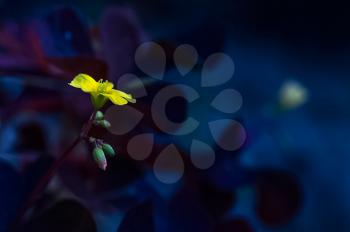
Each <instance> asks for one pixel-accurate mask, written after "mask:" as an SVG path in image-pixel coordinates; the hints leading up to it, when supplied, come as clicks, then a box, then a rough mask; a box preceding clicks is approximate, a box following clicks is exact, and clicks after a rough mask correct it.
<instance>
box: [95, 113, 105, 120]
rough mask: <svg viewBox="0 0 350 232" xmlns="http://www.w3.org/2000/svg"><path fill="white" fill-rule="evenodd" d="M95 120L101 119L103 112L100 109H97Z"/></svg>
mask: <svg viewBox="0 0 350 232" xmlns="http://www.w3.org/2000/svg"><path fill="white" fill-rule="evenodd" d="M95 119H96V120H102V119H103V113H102V112H101V111H97V112H96V114H95Z"/></svg>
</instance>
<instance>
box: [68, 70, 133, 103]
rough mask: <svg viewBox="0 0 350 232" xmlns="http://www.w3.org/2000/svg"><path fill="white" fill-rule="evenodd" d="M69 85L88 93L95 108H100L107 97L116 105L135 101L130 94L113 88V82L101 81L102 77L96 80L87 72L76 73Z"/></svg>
mask: <svg viewBox="0 0 350 232" xmlns="http://www.w3.org/2000/svg"><path fill="white" fill-rule="evenodd" d="M69 85H71V86H73V87H75V88H79V89H81V90H83V91H84V92H85V93H90V95H91V102H92V104H93V105H94V107H95V108H96V109H99V108H101V107H102V106H103V105H104V104H105V103H106V102H107V100H108V99H109V100H110V101H111V102H113V104H116V105H125V104H127V103H128V102H131V103H135V102H136V100H135V99H134V98H133V97H132V96H131V95H130V94H127V93H124V92H122V91H120V90H116V89H113V83H111V82H109V81H103V80H102V79H101V80H99V81H98V82H97V81H95V80H94V78H92V77H91V76H89V75H87V74H79V75H77V76H76V77H75V78H74V79H73V80H72V81H71V82H70V83H69Z"/></svg>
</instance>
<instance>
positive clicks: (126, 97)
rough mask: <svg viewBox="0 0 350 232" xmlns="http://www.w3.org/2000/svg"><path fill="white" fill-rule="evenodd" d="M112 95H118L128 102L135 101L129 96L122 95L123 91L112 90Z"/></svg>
mask: <svg viewBox="0 0 350 232" xmlns="http://www.w3.org/2000/svg"><path fill="white" fill-rule="evenodd" d="M112 92H113V94H118V95H120V96H121V97H123V98H125V99H126V100H127V101H128V102H131V103H135V102H136V100H135V99H134V98H133V97H132V96H131V94H127V93H124V92H123V91H120V90H116V89H113V90H112Z"/></svg>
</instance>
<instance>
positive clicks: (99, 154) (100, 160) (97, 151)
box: [92, 147, 107, 170]
mask: <svg viewBox="0 0 350 232" xmlns="http://www.w3.org/2000/svg"><path fill="white" fill-rule="evenodd" d="M92 155H93V157H94V160H95V162H96V164H97V165H98V167H99V168H101V169H102V170H106V168H107V160H106V157H105V153H104V152H103V150H102V149H101V148H100V147H95V148H94V150H93V152H92Z"/></svg>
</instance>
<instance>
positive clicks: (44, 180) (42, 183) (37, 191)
mask: <svg viewBox="0 0 350 232" xmlns="http://www.w3.org/2000/svg"><path fill="white" fill-rule="evenodd" d="M95 114H96V111H94V112H93V113H92V115H91V116H90V119H89V120H88V121H87V123H85V124H84V126H83V128H82V131H81V134H80V136H78V137H77V138H76V139H75V140H74V142H73V143H72V144H71V145H70V146H69V147H68V148H67V149H66V150H65V151H64V152H63V153H62V154H61V155H60V156H59V157H58V158H57V159H56V160H55V161H54V162H53V164H52V165H51V166H50V168H48V170H47V172H46V173H45V175H43V176H42V177H41V178H40V179H39V181H38V182H37V184H36V185H35V187H34V188H33V191H32V192H31V194H30V195H29V197H28V198H27V199H26V201H25V203H24V204H23V206H22V208H20V210H19V213H18V214H17V216H16V218H15V220H14V224H13V225H12V231H16V229H17V228H18V226H19V225H20V224H21V222H22V220H23V217H24V215H25V213H26V212H27V210H28V209H30V208H31V206H32V205H33V204H34V202H35V201H36V200H37V198H38V197H39V196H40V195H41V193H42V192H43V191H44V190H45V188H46V186H47V184H48V183H49V182H50V180H51V179H52V177H53V176H54V175H55V174H56V172H57V171H58V169H59V168H60V167H61V165H62V164H63V163H64V161H65V160H66V158H67V157H68V156H69V154H70V153H71V152H72V151H73V149H74V148H75V147H76V146H77V145H78V144H79V142H81V141H82V140H84V139H86V138H87V136H88V133H89V131H90V129H91V127H92V125H93V123H92V122H93V119H94V117H95Z"/></svg>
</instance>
